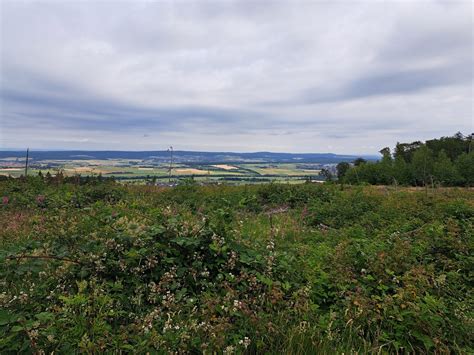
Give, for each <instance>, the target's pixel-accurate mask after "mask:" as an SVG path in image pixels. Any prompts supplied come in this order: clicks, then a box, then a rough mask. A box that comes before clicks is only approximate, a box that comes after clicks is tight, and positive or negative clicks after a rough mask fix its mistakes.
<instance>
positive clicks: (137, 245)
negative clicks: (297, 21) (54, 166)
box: [0, 178, 474, 353]
mask: <svg viewBox="0 0 474 355" xmlns="http://www.w3.org/2000/svg"><path fill="white" fill-rule="evenodd" d="M0 196H1V197H2V205H0V216H1V218H0V240H1V243H2V248H1V252H0V289H1V293H0V305H1V307H0V352H2V353H32V352H33V353H42V352H44V353H47V352H49V353H50V352H56V353H71V352H139V353H142V352H143V353H145V352H152V353H153V352H159V353H168V352H181V353H183V352H189V353H199V352H206V353H213V352H225V353H255V352H258V353H260V352H269V353H315V352H318V353H334V352H351V351H352V352H396V351H398V352H420V353H428V352H456V353H470V352H472V351H473V348H474V347H473V337H472V334H474V328H473V317H472V315H473V309H474V307H473V299H474V297H473V296H474V295H473V288H472V282H473V279H472V277H473V275H472V270H473V269H474V265H473V261H474V259H473V257H472V254H473V253H472V251H473V234H474V233H473V222H474V198H473V197H474V192H473V191H472V190H469V189H459V190H457V189H438V190H433V191H430V192H429V193H426V191H424V190H423V191H416V190H404V189H401V190H399V191H398V190H394V189H378V188H373V187H356V188H353V187H346V188H345V189H344V190H342V189H341V188H340V187H337V186H335V185H329V186H327V185H324V186H321V185H314V184H303V185H276V184H268V185H261V186H196V185H190V184H187V185H183V186H178V187H177V188H172V189H167V188H157V187H153V186H123V185H119V184H116V183H114V182H113V181H109V180H106V179H103V180H102V181H97V179H96V180H94V179H90V180H89V181H81V180H77V179H76V180H72V181H61V182H57V181H53V180H50V181H45V179H39V178H28V180H23V181H22V180H12V179H10V180H6V181H1V182H0Z"/></svg>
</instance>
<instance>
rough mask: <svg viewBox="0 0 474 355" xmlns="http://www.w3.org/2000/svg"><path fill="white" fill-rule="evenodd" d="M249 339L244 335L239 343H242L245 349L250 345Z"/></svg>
mask: <svg viewBox="0 0 474 355" xmlns="http://www.w3.org/2000/svg"><path fill="white" fill-rule="evenodd" d="M250 343H251V341H250V339H249V337H245V338H244V339H243V340H239V344H240V345H243V346H244V348H245V349H247V348H248V347H249V345H250Z"/></svg>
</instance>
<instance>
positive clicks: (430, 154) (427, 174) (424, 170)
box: [336, 132, 474, 186]
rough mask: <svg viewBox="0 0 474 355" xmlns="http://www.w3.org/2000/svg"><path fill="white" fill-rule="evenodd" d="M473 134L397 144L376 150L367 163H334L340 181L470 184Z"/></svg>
mask: <svg viewBox="0 0 474 355" xmlns="http://www.w3.org/2000/svg"><path fill="white" fill-rule="evenodd" d="M472 140H473V134H470V135H467V136H465V135H463V134H462V133H460V132H458V133H456V134H455V135H453V136H450V137H441V138H438V139H432V140H427V141H426V142H424V143H423V142H421V141H415V142H412V143H397V145H396V146H395V149H394V151H393V152H392V151H391V150H390V148H389V147H385V148H383V149H382V150H380V153H381V154H382V158H381V159H380V160H378V161H376V162H368V161H366V160H365V159H362V158H358V159H356V160H355V161H354V162H352V163H347V162H342V163H339V164H338V165H337V169H336V171H337V179H338V181H339V182H341V183H351V184H360V183H368V184H372V185H391V184H395V185H411V186H428V185H432V186H434V185H443V186H474V149H473V147H472V145H473V142H472Z"/></svg>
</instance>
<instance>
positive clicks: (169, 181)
mask: <svg viewBox="0 0 474 355" xmlns="http://www.w3.org/2000/svg"><path fill="white" fill-rule="evenodd" d="M168 151H169V152H170V167H169V169H168V170H169V171H168V183H170V184H171V170H173V147H170V148H169V149H168Z"/></svg>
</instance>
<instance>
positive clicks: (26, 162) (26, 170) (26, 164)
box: [25, 148, 30, 178]
mask: <svg viewBox="0 0 474 355" xmlns="http://www.w3.org/2000/svg"><path fill="white" fill-rule="evenodd" d="M29 155H30V148H26V161H25V178H26V177H27V176H28V157H29Z"/></svg>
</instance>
